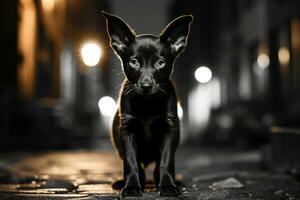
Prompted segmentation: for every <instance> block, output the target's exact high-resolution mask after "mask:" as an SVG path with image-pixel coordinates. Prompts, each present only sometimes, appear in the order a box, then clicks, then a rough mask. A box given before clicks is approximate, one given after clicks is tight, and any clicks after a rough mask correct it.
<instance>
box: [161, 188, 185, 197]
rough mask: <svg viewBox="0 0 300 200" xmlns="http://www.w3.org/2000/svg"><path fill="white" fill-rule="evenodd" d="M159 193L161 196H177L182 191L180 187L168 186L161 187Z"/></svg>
mask: <svg viewBox="0 0 300 200" xmlns="http://www.w3.org/2000/svg"><path fill="white" fill-rule="evenodd" d="M159 194H160V196H172V197H177V196H179V195H180V194H181V192H180V190H179V188H178V187H174V186H168V187H162V188H159Z"/></svg>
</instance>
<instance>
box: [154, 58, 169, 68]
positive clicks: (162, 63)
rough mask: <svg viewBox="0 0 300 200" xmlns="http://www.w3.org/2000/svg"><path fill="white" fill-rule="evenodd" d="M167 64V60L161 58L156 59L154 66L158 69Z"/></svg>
mask: <svg viewBox="0 0 300 200" xmlns="http://www.w3.org/2000/svg"><path fill="white" fill-rule="evenodd" d="M165 65H166V62H165V61H164V60H163V59H161V58H160V59H158V60H157V61H156V63H155V65H154V66H155V68H156V69H161V68H164V67H165Z"/></svg>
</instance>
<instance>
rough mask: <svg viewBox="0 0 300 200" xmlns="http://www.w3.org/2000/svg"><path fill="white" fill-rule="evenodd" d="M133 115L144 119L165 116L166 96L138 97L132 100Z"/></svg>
mask: <svg viewBox="0 0 300 200" xmlns="http://www.w3.org/2000/svg"><path fill="white" fill-rule="evenodd" d="M131 109H132V112H133V115H134V116H136V117H140V118H142V119H144V120H147V119H151V118H153V117H156V116H164V115H165V113H166V110H167V100H166V98H144V99H143V98H136V99H133V100H132V101H131Z"/></svg>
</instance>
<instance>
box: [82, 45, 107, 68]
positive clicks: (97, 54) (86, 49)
mask: <svg viewBox="0 0 300 200" xmlns="http://www.w3.org/2000/svg"><path fill="white" fill-rule="evenodd" d="M101 56H102V51H101V48H100V46H99V45H98V44H96V43H94V42H90V43H86V44H84V45H83V47H82V49H81V57H82V60H83V62H84V64H85V65H87V66H89V67H93V66H96V65H97V64H98V63H99V61H100V59H101Z"/></svg>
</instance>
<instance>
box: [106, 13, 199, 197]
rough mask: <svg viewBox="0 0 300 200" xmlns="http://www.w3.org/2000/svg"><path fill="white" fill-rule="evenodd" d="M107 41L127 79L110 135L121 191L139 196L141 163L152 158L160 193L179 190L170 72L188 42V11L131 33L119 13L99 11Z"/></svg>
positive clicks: (142, 180) (176, 123)
mask: <svg viewBox="0 0 300 200" xmlns="http://www.w3.org/2000/svg"><path fill="white" fill-rule="evenodd" d="M103 15H104V17H105V19H106V22H107V31H108V35H109V37H110V44H111V47H112V48H113V50H114V51H115V53H116V54H117V55H118V57H119V58H120V60H121V63H122V65H123V71H124V72H125V75H126V79H125V81H124V83H123V87H122V89H121V93H120V99H119V109H118V112H117V114H116V115H115V118H114V122H113V128H112V139H113V142H114V144H115V146H116V148H117V150H118V152H119V154H120V156H121V158H122V159H123V163H124V165H123V167H124V187H123V189H122V196H124V197H126V196H142V191H143V188H144V186H145V171H144V168H145V167H146V166H147V165H148V164H149V163H151V162H153V161H155V162H156V167H155V170H154V181H155V184H156V185H157V186H158V187H159V191H160V195H162V196H177V195H179V194H180V190H179V189H178V187H177V186H176V184H175V169H174V159H175V151H176V149H177V146H178V143H179V129H180V128H179V119H178V115H177V97H176V93H175V89H174V86H173V83H172V82H171V80H170V75H171V72H172V69H173V65H174V61H175V59H176V57H177V56H178V55H179V54H180V53H181V52H182V51H183V50H184V48H185V47H186V44H187V37H188V34H189V29H190V24H191V22H192V21H193V17H192V16H191V15H185V16H181V17H179V18H177V19H175V20H174V21H172V22H171V23H170V24H169V25H168V26H167V27H166V29H165V30H164V31H163V32H162V33H161V34H160V35H159V36H155V35H150V34H146V35H135V33H134V32H133V31H132V30H131V28H130V27H129V26H128V25H127V24H126V23H125V22H124V21H123V20H122V19H120V18H119V17H117V16H114V15H110V14H108V13H106V12H103Z"/></svg>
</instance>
